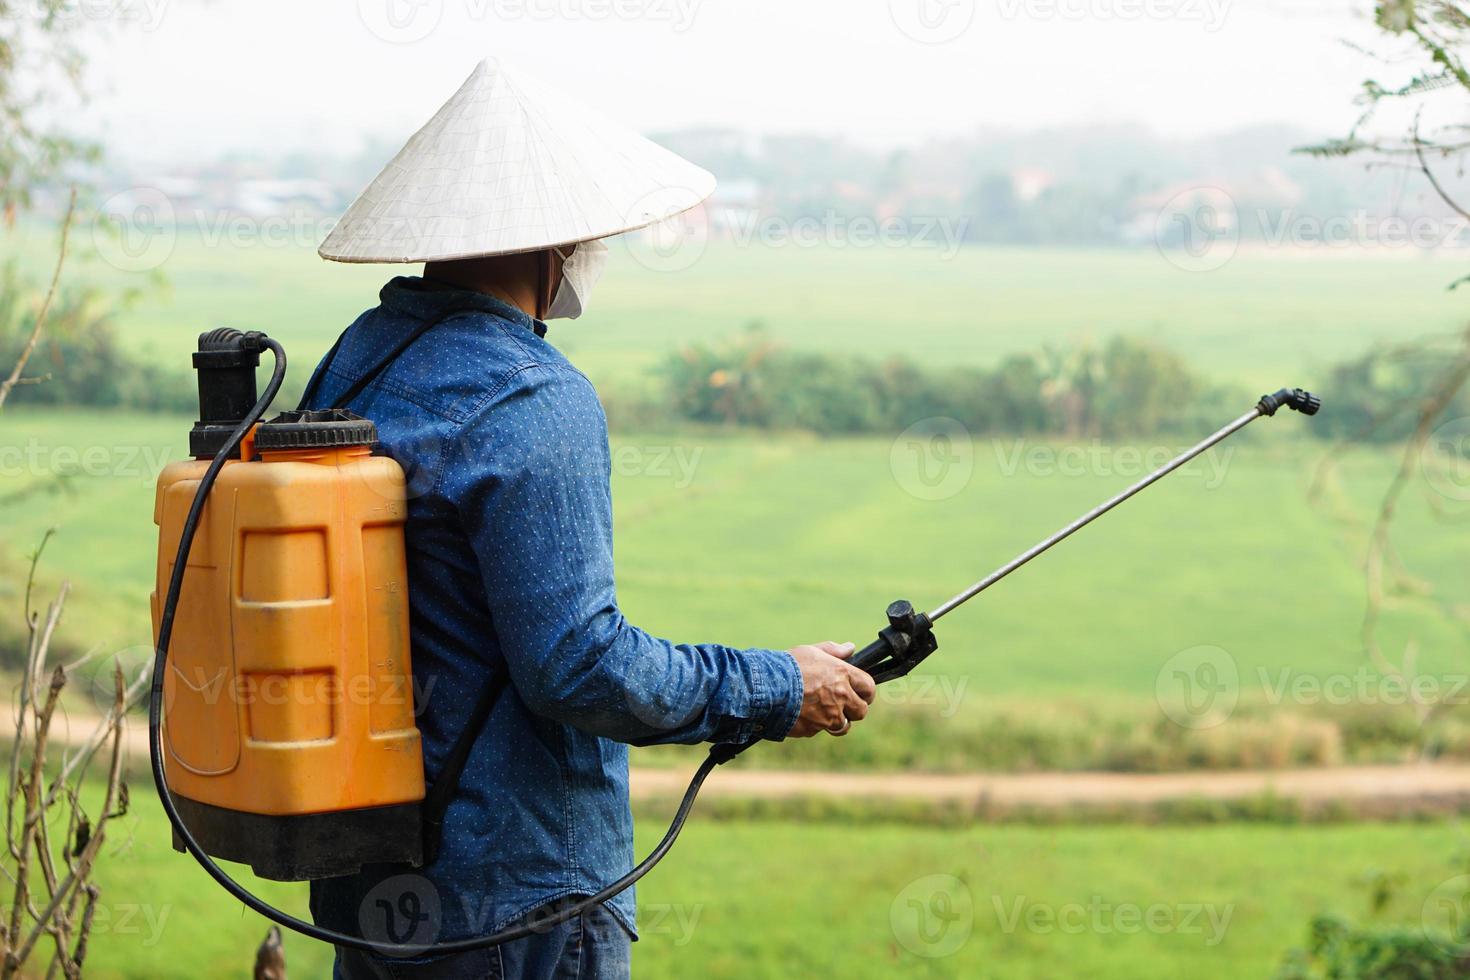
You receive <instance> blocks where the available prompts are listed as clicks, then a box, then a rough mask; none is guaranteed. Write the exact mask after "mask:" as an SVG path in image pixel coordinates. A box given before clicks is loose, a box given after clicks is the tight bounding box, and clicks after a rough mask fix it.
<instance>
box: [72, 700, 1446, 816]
mask: <svg viewBox="0 0 1470 980" xmlns="http://www.w3.org/2000/svg"><path fill="white" fill-rule="evenodd" d="M87 721H89V719H82V718H77V717H76V716H73V717H72V719H71V724H69V725H64V724H61V725H58V726H57V731H55V732H54V736H56V737H58V740H59V741H63V742H66V743H68V744H74V743H77V742H79V741H80V740H81V739H82V738H83V737H84V736H85V735H86V734H87V733H88V732H89V731H90V725H88V724H87ZM127 740H128V755H129V757H130V759H129V761H130V762H132V763H133V764H134V765H140V766H141V765H144V764H145V763H146V760H147V758H148V732H147V728H146V726H145V725H144V724H143V723H142V722H141V720H137V719H134V720H133V721H132V723H131V724H130V725H129V727H128V732H127ZM692 771H693V766H692V765H690V766H687V767H684V766H681V767H679V768H675V769H647V768H640V767H634V768H633V770H632V772H631V784H632V795H633V798H634V799H649V798H654V797H668V796H677V795H678V794H680V793H682V792H683V791H684V787H685V786H686V785H687V784H688V782H689V776H690V774H691V773H692ZM1267 792H1272V793H1275V794H1276V795H1278V796H1281V797H1287V798H1292V799H1298V800H1301V801H1303V802H1305V803H1312V802H1324V801H1330V800H1342V801H1346V802H1354V801H1357V802H1373V801H1382V802H1394V801H1408V800H1426V799H1454V798H1459V797H1463V798H1466V799H1470V765H1403V766H1339V767H1335V768H1326V769H1281V770H1271V771H1249V772H1178V773H1114V772H1036V773H960V774H945V775H928V774H922V773H838V772H783V771H776V770H751V769H720V770H716V771H715V772H714V773H713V774H712V775H711V776H710V778H709V781H708V782H706V783H705V785H704V790H703V795H706V796H724V797H764V798H771V799H781V798H792V797H799V796H829V797H838V798H844V797H846V798H863V799H875V798H876V799H886V800H904V799H917V800H930V801H950V800H958V801H978V800H985V801H986V802H988V803H991V804H994V805H997V806H1000V807H1012V806H1029V807H1067V806H1076V805H1084V806H1106V805H1109V804H1138V805H1146V804H1151V803H1159V802H1163V801H1168V800H1179V799H1189V798H1204V799H1212V800H1236V799H1247V798H1250V797H1255V796H1260V795H1261V794H1263V793H1267Z"/></svg>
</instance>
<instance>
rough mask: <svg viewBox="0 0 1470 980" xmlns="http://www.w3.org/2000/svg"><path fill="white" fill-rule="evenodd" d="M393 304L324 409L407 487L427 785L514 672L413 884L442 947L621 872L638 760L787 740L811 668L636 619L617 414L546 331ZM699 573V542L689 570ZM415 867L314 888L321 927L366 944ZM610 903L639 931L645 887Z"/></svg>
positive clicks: (386, 293) (408, 289)
mask: <svg viewBox="0 0 1470 980" xmlns="http://www.w3.org/2000/svg"><path fill="white" fill-rule="evenodd" d="M380 299H381V304H380V305H379V306H378V307H376V308H375V309H372V310H369V311H368V312H366V313H364V314H363V315H362V316H361V317H359V318H358V319H357V321H356V322H355V323H353V325H352V326H351V328H349V330H348V332H347V333H346V335H345V337H344V339H343V341H342V344H341V346H340V348H339V349H338V352H337V355H336V357H335V358H334V359H333V361H332V363H331V364H330V366H328V367H326V368H325V374H324V375H323V376H322V379H321V383H320V386H319V387H318V389H317V392H316V395H315V396H314V398H313V399H312V400H313V403H314V404H312V405H311V406H310V407H312V408H325V407H346V408H351V409H352V410H353V411H355V412H357V413H358V414H360V415H363V416H366V417H367V418H370V419H372V420H373V421H374V422H375V423H377V427H378V438H379V440H380V444H381V448H382V449H383V450H384V451H386V452H387V453H388V454H389V455H391V456H392V457H393V458H394V459H396V460H397V461H398V462H399V463H400V464H401V465H402V466H403V468H404V470H405V472H406V474H407V476H408V482H409V495H410V500H409V508H408V525H407V531H406V537H407V545H408V579H409V599H410V608H411V616H412V619H411V633H412V646H413V674H414V681H415V694H416V698H417V702H416V709H417V711H418V725H419V728H420V730H421V732H422V734H423V746H424V762H425V768H426V773H427V776H428V778H429V779H430V780H431V781H432V780H433V778H434V777H435V776H436V775H437V774H438V771H439V769H440V766H441V765H442V763H443V760H444V756H445V754H446V753H447V752H448V750H449V748H450V746H451V745H452V744H453V742H454V740H455V738H456V737H457V736H458V735H459V733H460V731H461V730H462V729H463V727H464V725H465V721H466V718H467V716H468V715H469V713H470V712H471V710H472V709H473V707H474V704H475V702H476V700H477V699H478V698H479V696H480V693H481V691H482V690H483V689H484V688H485V686H486V684H487V680H488V678H490V677H491V675H492V674H493V673H494V672H497V671H508V672H509V682H510V683H509V685H508V687H507V688H506V690H505V693H504V694H502V695H501V697H500V700H499V701H498V702H497V703H496V706H495V709H494V712H493V714H492V715H491V718H490V721H489V724H488V726H487V728H486V730H485V731H484V733H483V734H482V735H481V736H480V738H479V739H478V741H476V743H475V746H474V751H473V752H472V754H471V755H470V758H469V761H468V764H467V765H466V767H465V770H464V774H463V776H462V777H461V779H460V784H459V789H458V792H457V793H456V795H455V797H454V801H453V803H452V804H451V805H450V807H449V811H448V813H447V815H446V818H445V824H444V837H443V844H442V848H441V850H440V854H439V857H438V860H437V861H435V862H434V863H433V864H432V865H430V866H428V867H427V868H425V869H422V870H421V871H417V872H413V874H414V875H416V876H421V878H418V879H417V883H416V884H414V885H413V887H412V889H411V890H413V891H415V892H416V894H415V896H414V897H413V901H414V908H415V909H418V908H421V907H422V908H424V909H426V910H429V911H432V907H433V906H435V905H437V907H438V910H439V912H440V915H441V916H442V920H441V922H440V923H436V924H432V932H433V933H435V934H436V935H432V936H431V935H428V934H426V933H425V932H424V931H420V932H419V933H418V934H416V935H415V936H414V937H413V939H412V941H413V942H423V941H426V940H428V939H431V938H432V939H435V940H445V939H454V938H462V937H465V936H471V935H480V934H483V933H485V932H488V931H492V930H497V929H500V928H502V927H503V926H505V925H506V924H508V923H510V922H512V921H514V920H516V919H518V918H521V917H523V916H524V915H525V914H526V913H528V912H530V911H532V910H534V909H535V908H537V907H538V906H541V905H543V904H545V903H548V902H551V901H553V900H555V899H557V898H560V897H563V896H566V895H575V894H590V893H592V892H595V891H597V890H598V889H599V888H601V887H602V886H603V885H605V884H607V883H608V882H610V881H612V880H614V879H615V878H617V877H619V876H620V875H622V874H623V873H625V872H626V871H627V870H628V869H629V868H630V867H631V866H632V864H633V860H634V855H633V834H632V817H631V814H630V812H629V808H628V750H627V745H628V744H632V745H650V744H655V743H661V742H701V741H743V740H745V739H748V738H752V737H761V736H763V737H766V738H773V739H779V738H781V737H783V736H784V735H785V733H786V732H787V731H788V730H789V729H790V728H791V726H792V725H793V724H794V723H795V721H796V716H797V713H798V711H799V710H800V707H801V674H800V671H799V670H798V668H797V666H796V663H795V661H793V660H792V658H791V656H790V655H789V654H786V653H784V652H778V651H774V650H739V649H732V648H730V647H726V646H720V645H717V644H698V645H696V644H674V643H670V642H669V641H667V640H661V639H659V638H657V637H654V636H650V635H649V634H647V633H645V632H643V631H642V630H640V629H638V628H637V627H636V626H634V625H633V624H631V623H629V622H628V621H627V620H626V619H624V618H623V615H622V613H621V612H619V610H618V603H617V596H616V593H615V591H614V588H613V548H612V498H611V493H610V489H609V485H608V477H609V472H610V456H609V453H608V444H607V424H606V420H605V418H604V416H603V413H602V406H601V404H600V403H599V402H598V399H597V394H596V392H595V391H594V390H593V388H592V385H591V383H590V382H589V381H588V380H587V379H586V377H584V376H583V375H582V374H581V373H580V372H579V371H577V370H576V369H575V368H573V367H572V366H571V364H570V363H568V361H567V360H566V358H565V357H563V356H562V355H561V354H560V353H559V352H558V351H557V350H556V348H554V347H552V346H551V345H550V344H549V343H547V342H546V340H545V339H543V337H542V336H540V334H541V333H544V330H545V328H544V326H542V324H540V323H539V322H538V321H536V320H533V319H532V318H531V317H528V316H526V315H525V314H524V313H522V312H521V311H520V310H518V309H516V308H515V307H513V306H510V305H509V304H506V303H503V302H501V301H499V300H497V299H494V298H492V297H489V296H485V295H483V294H480V293H475V292H469V291H465V290H460V289H454V288H449V287H445V286H440V285H437V284H434V283H430V282H427V281H425V280H423V279H419V278H397V279H394V280H393V281H391V282H390V283H388V285H387V286H385V287H384V288H383V290H382V293H381V294H380ZM426 320H429V321H435V325H434V326H433V327H432V328H431V329H429V330H428V332H427V333H425V334H423V335H422V336H421V337H419V338H418V339H417V340H416V341H414V342H413V344H412V346H410V347H409V348H408V349H407V350H406V351H405V352H404V353H403V355H401V356H400V357H399V358H398V359H397V360H396V361H395V362H394V363H392V364H391V365H390V366H389V367H388V368H387V370H385V371H384V372H383V373H382V374H381V375H379V377H378V378H377V380H376V381H374V382H373V383H372V384H371V385H370V386H369V387H368V388H367V389H366V390H365V391H364V392H363V393H362V394H361V395H360V396H358V397H357V398H356V399H355V400H354V401H353V403H352V404H350V405H347V406H336V405H335V399H336V398H337V397H338V396H340V395H342V394H344V393H345V392H346V390H347V388H348V387H349V386H350V385H351V384H352V382H354V381H355V380H357V379H358V378H359V377H361V376H362V375H363V374H365V373H366V372H367V371H369V370H370V369H371V368H372V367H373V366H374V365H375V364H376V362H377V361H378V360H379V359H381V358H382V357H384V356H385V355H386V354H387V353H388V352H389V351H390V350H392V349H393V348H394V347H395V346H396V345H397V344H398V343H399V342H400V341H401V340H402V339H403V338H404V336H405V335H406V334H408V333H409V332H411V331H413V330H414V329H416V328H417V327H419V326H420V325H421V324H423V323H424V322H425V321H426ZM321 370H322V368H318V371H321ZM702 560H703V559H702V558H701V556H700V555H699V554H698V553H697V551H695V550H694V549H693V548H691V551H690V554H689V562H690V563H691V564H695V563H698V562H700V561H702ZM405 871H406V869H405V868H403V867H402V866H398V867H377V868H373V869H369V870H364V871H363V872H362V873H360V874H358V875H354V876H350V877H345V878H334V879H329V880H325V881H318V882H315V883H314V884H313V886H312V911H313V914H314V915H315V916H316V917H317V919H318V921H320V922H323V923H324V924H327V925H330V926H332V927H334V928H337V929H339V930H342V931H346V932H351V933H361V932H362V931H363V930H364V928H368V929H369V931H371V930H372V928H373V926H372V924H371V922H370V921H369V919H371V917H372V915H373V914H374V913H373V912H372V907H373V906H374V905H375V904H377V903H378V902H379V899H380V897H381V895H382V893H383V891H384V888H385V887H386V888H387V889H388V890H389V891H391V890H392V888H393V885H392V883H390V884H389V885H387V886H384V885H383V882H384V881H385V880H386V879H389V878H393V877H395V876H401V875H403V874H405ZM375 889H376V891H375ZM422 892H427V894H418V893H422ZM392 900H393V901H394V902H397V901H398V900H399V896H394V897H393V899H392ZM611 908H612V910H613V912H614V914H615V915H617V916H618V918H619V919H620V920H621V921H622V922H623V924H624V925H626V926H627V927H628V928H629V930H630V931H632V930H633V928H634V923H633V919H634V900H633V892H632V890H631V889H630V890H628V891H626V892H624V893H623V894H622V895H621V896H619V897H618V898H617V899H615V900H614V901H613V902H612V903H611ZM375 938H382V936H381V935H379V936H377V937H375Z"/></svg>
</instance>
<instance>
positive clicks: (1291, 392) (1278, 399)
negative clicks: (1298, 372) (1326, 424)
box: [1256, 388, 1322, 415]
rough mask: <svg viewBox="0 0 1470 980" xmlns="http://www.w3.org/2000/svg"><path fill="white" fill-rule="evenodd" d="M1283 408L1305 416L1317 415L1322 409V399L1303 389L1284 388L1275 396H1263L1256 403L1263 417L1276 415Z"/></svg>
mask: <svg viewBox="0 0 1470 980" xmlns="http://www.w3.org/2000/svg"><path fill="white" fill-rule="evenodd" d="M1282 406H1285V407H1287V408H1289V409H1292V410H1293V411H1297V412H1301V413H1302V414H1303V415H1316V414H1317V412H1318V411H1319V410H1320V409H1321V408H1322V399H1320V398H1318V397H1317V396H1316V395H1314V394H1312V393H1311V392H1310V391H1305V390H1303V389H1301V388H1282V389H1281V390H1280V391H1277V392H1275V393H1273V394H1270V395H1262V396H1261V400H1260V401H1259V402H1257V403H1256V408H1258V409H1260V412H1261V414H1262V415H1275V414H1276V410H1277V409H1278V408H1281V407H1282Z"/></svg>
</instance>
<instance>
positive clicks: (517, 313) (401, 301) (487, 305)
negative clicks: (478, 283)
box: [378, 276, 546, 337]
mask: <svg viewBox="0 0 1470 980" xmlns="http://www.w3.org/2000/svg"><path fill="white" fill-rule="evenodd" d="M378 299H379V300H380V301H381V302H382V304H383V306H384V307H386V308H387V309H389V310H392V311H393V312H395V313H400V314H403V315H405V316H410V317H413V318H415V319H419V320H427V319H431V318H432V319H435V320H441V319H443V318H444V317H446V316H449V315H450V314H452V313H460V312H464V311H478V312H481V313H489V314H491V315H493V316H498V317H500V318H501V319H502V320H509V321H510V322H512V323H515V324H517V325H519V326H522V327H525V328H526V329H527V330H530V331H532V332H533V333H535V334H536V336H538V337H545V336H546V324H545V323H542V322H541V321H540V320H538V319H536V318H535V317H533V316H528V315H527V314H526V313H525V311H523V310H521V309H520V308H519V307H517V306H514V305H512V304H510V303H507V302H506V301H505V300H503V299H498V298H497V297H494V296H490V295H487V294H485V293H479V292H476V291H474V290H473V289H462V288H460V287H459V286H453V285H450V284H449V283H443V282H438V281H435V280H432V279H425V278H423V277H422V276H396V277H394V278H393V279H392V280H390V281H389V282H388V283H387V285H385V286H384V287H383V289H382V291H380V292H379V293H378Z"/></svg>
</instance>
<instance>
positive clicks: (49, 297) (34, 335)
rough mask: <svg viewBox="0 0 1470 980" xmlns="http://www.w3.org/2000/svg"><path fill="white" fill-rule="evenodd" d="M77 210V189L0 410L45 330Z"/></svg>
mask: <svg viewBox="0 0 1470 980" xmlns="http://www.w3.org/2000/svg"><path fill="white" fill-rule="evenodd" d="M76 209H77V189H76V188H75V187H73V188H72V189H71V198H70V199H69V200H68V201H67V204H66V216H65V217H64V218H62V219H61V248H60V249H59V250H58V252H57V254H56V267H55V269H54V270H53V271H52V273H51V285H50V287H49V288H48V289H47V290H46V298H45V299H44V300H42V301H41V309H40V310H39V311H38V312H37V313H36V322H35V323H34V324H33V325H32V326H31V335H30V337H28V338H27V339H26V343H25V346H24V347H22V348H21V351H20V358H19V359H18V360H17V361H16V362H15V366H14V367H13V368H11V371H10V377H8V378H6V379H5V380H4V381H0V409H3V408H4V407H5V399H7V398H9V397H10V391H11V389H12V388H14V387H15V386H16V385H17V384H19V383H20V376H21V372H23V371H24V370H25V368H26V362H27V361H29V360H30V359H31V354H33V353H34V352H35V350H36V344H37V342H39V341H40V339H41V331H42V330H44V329H45V328H46V318H47V317H48V316H50V314H51V303H52V302H53V301H54V300H55V299H56V287H57V286H58V285H59V284H60V282H61V269H62V266H63V265H65V264H66V245H67V239H68V238H69V237H70V235H71V220H72V216H73V215H74V214H75V213H76Z"/></svg>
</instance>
